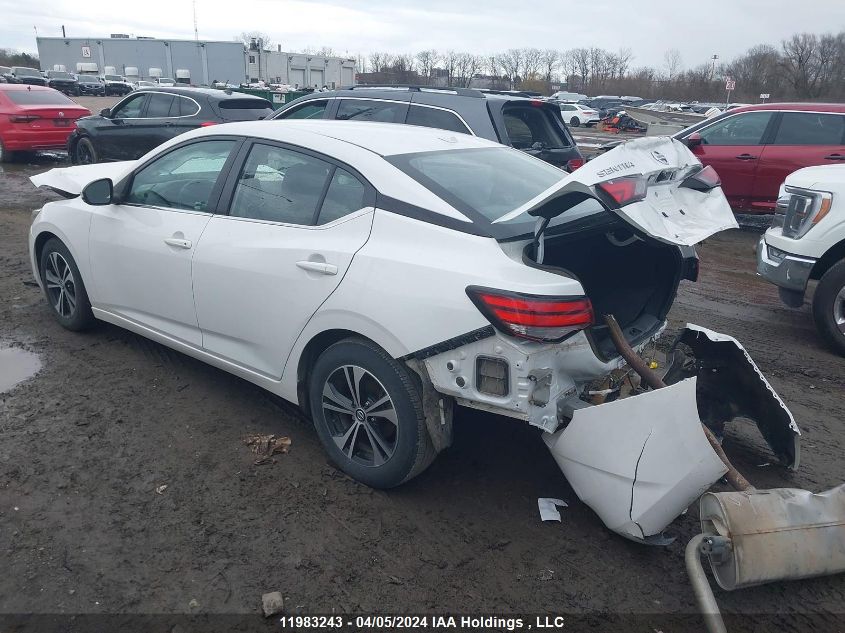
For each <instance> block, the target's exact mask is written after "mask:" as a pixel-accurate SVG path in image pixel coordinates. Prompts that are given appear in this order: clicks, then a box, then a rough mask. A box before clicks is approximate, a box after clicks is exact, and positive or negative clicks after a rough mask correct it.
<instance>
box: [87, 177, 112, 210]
mask: <svg viewBox="0 0 845 633" xmlns="http://www.w3.org/2000/svg"><path fill="white" fill-rule="evenodd" d="M113 195H114V185H113V184H112V181H111V178H100V179H99V180H94V181H93V182H89V183H88V184H87V185H85V189H83V190H82V200H83V201H84V202H85V203H86V204H91V205H94V206H103V205H106V204H111V201H112V196H113Z"/></svg>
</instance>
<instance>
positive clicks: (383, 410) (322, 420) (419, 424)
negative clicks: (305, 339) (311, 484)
mask: <svg viewBox="0 0 845 633" xmlns="http://www.w3.org/2000/svg"><path fill="white" fill-rule="evenodd" d="M353 367H354V369H353ZM356 378H357V380H356ZM353 383H357V385H358V389H357V391H358V394H359V396H360V397H358V398H357V399H356V396H355V392H354V391H353V390H352V384H353ZM344 385H345V387H344ZM324 391H327V392H330V393H331V394H332V396H331V398H325V399H324V395H323V394H324ZM347 394H349V395H347ZM382 394H384V395H386V396H387V397H388V398H389V400H388V402H387V403H386V405H382V406H373V404H374V400H375V401H379V400H383V395H382ZM350 396H352V397H350ZM308 397H309V402H310V405H311V413H312V418H313V420H314V426H315V428H316V429H317V435H318V436H319V438H320V441H321V442H322V444H323V448H325V449H326V452H327V453H328V454H329V456H330V457H331V459H332V461H334V463H335V464H337V465H338V466H339V467H340V469H341V470H343V472H345V473H346V474H347V475H349V476H350V477H352V478H353V479H356V480H357V481H360V482H361V483H363V484H366V485H368V486H372V487H373V488H392V487H394V486H398V485H399V484H402V483H404V482H406V481H408V480H409V479H412V478H413V477H416V476H417V475H418V474H420V473H421V472H422V471H423V470H425V469H426V468H427V467H428V466H429V465H430V464H431V462H432V461H433V460H434V457H435V455H436V453H435V451H434V447H433V445H432V443H431V438H430V437H429V435H428V431H427V429H426V425H425V416H424V415H423V406H422V399H421V396H420V389H419V386H418V383H417V381H416V380H415V379H414V377H413V376H412V375H411V372H410V370H409V369H408V368H406V367H405V366H403V365H402V364H400V363H398V362H397V361H396V360H394V359H393V358H391V357H390V355H389V354H388V353H387V352H385V351H384V350H383V349H382V348H380V347H379V346H378V345H375V344H374V343H372V342H370V341H367V340H365V339H360V338H348V339H344V340H342V341H339V342H337V343H335V344H334V345H332V346H331V347H329V348H328V349H326V350H325V351H324V352H323V353H322V354H320V356H319V358H317V361H316V362H315V363H314V367H313V369H312V371H311V375H310V379H309V384H308ZM324 400H325V403H324ZM356 400H357V401H356ZM337 404H340V405H342V407H343V408H345V409H346V410H347V412H342V411H341V410H340V409H339V408H338V407H337V406H335V405H337ZM324 406H329V407H331V409H330V410H327V409H326V408H324ZM368 407H371V408H370V409H368ZM353 408H354V412H353V411H352V409H353ZM365 410H366V411H365ZM391 412H392V413H391ZM370 414H372V416H371V415H370ZM382 414H384V415H382ZM387 415H391V416H392V417H394V418H395V419H396V424H395V425H394V424H392V423H391V422H390V419H389V417H385V416H387ZM356 416H357V417H356ZM359 432H361V435H360V436H359ZM372 432H374V433H377V436H376V437H377V439H376V441H375V442H374V441H373V435H371V433H372ZM391 433H392V434H391ZM335 438H336V439H335ZM376 445H379V446H381V447H382V448H381V449H378V448H377V447H376ZM368 447H369V448H368ZM388 449H391V450H390V452H389V455H388ZM385 456H386V458H385ZM379 462H381V463H379Z"/></svg>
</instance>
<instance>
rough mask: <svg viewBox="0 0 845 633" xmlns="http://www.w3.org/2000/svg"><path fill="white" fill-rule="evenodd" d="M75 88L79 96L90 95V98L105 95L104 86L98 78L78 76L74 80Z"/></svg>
mask: <svg viewBox="0 0 845 633" xmlns="http://www.w3.org/2000/svg"><path fill="white" fill-rule="evenodd" d="M76 86H77V88H78V89H79V94H81V95H90V96H92V97H104V96H105V95H106V86H105V84H104V83H103V82H102V81H100V78H99V77H91V76H90V75H79V79H77V80H76Z"/></svg>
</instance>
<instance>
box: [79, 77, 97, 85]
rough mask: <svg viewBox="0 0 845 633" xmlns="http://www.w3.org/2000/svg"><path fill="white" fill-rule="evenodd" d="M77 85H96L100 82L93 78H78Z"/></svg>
mask: <svg viewBox="0 0 845 633" xmlns="http://www.w3.org/2000/svg"><path fill="white" fill-rule="evenodd" d="M79 83H81V84H98V83H100V80H99V79H95V78H94V77H80V78H79Z"/></svg>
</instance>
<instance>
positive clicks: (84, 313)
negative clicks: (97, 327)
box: [38, 237, 96, 332]
mask: <svg viewBox="0 0 845 633" xmlns="http://www.w3.org/2000/svg"><path fill="white" fill-rule="evenodd" d="M64 266H67V268H69V269H70V273H69V275H66V274H65V268H64ZM38 268H39V272H40V274H41V284H42V286H43V288H44V296H45V297H46V299H47V303H48V304H49V305H50V309H51V311H52V313H53V316H54V317H56V320H57V321H58V322H59V324H60V325H61V326H62V327H64V328H66V329H68V330H73V331H75V332H78V331H80V330H85V329H88V328H90V327H91V326H92V325H93V324H94V322H95V321H96V319H95V318H94V313H93V312H91V302H90V301H89V300H88V292H87V291H86V290H85V284H84V283H83V281H82V275H80V274H79V268H77V266H76V262H75V261H74V259H73V256H72V255H71V254H70V251H69V250H68V249H67V247H66V246H65V245H64V244H63V243H62V242H61V240H59V239H57V238H55V237H54V238H51V239H49V240H47V243H46V244H44V248H43V249H42V250H41V260H40V261H39V267H38ZM57 279H58V280H59V281H60V282H61V287H59V286H57ZM62 290H64V294H63V293H62ZM71 299H72V301H71Z"/></svg>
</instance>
